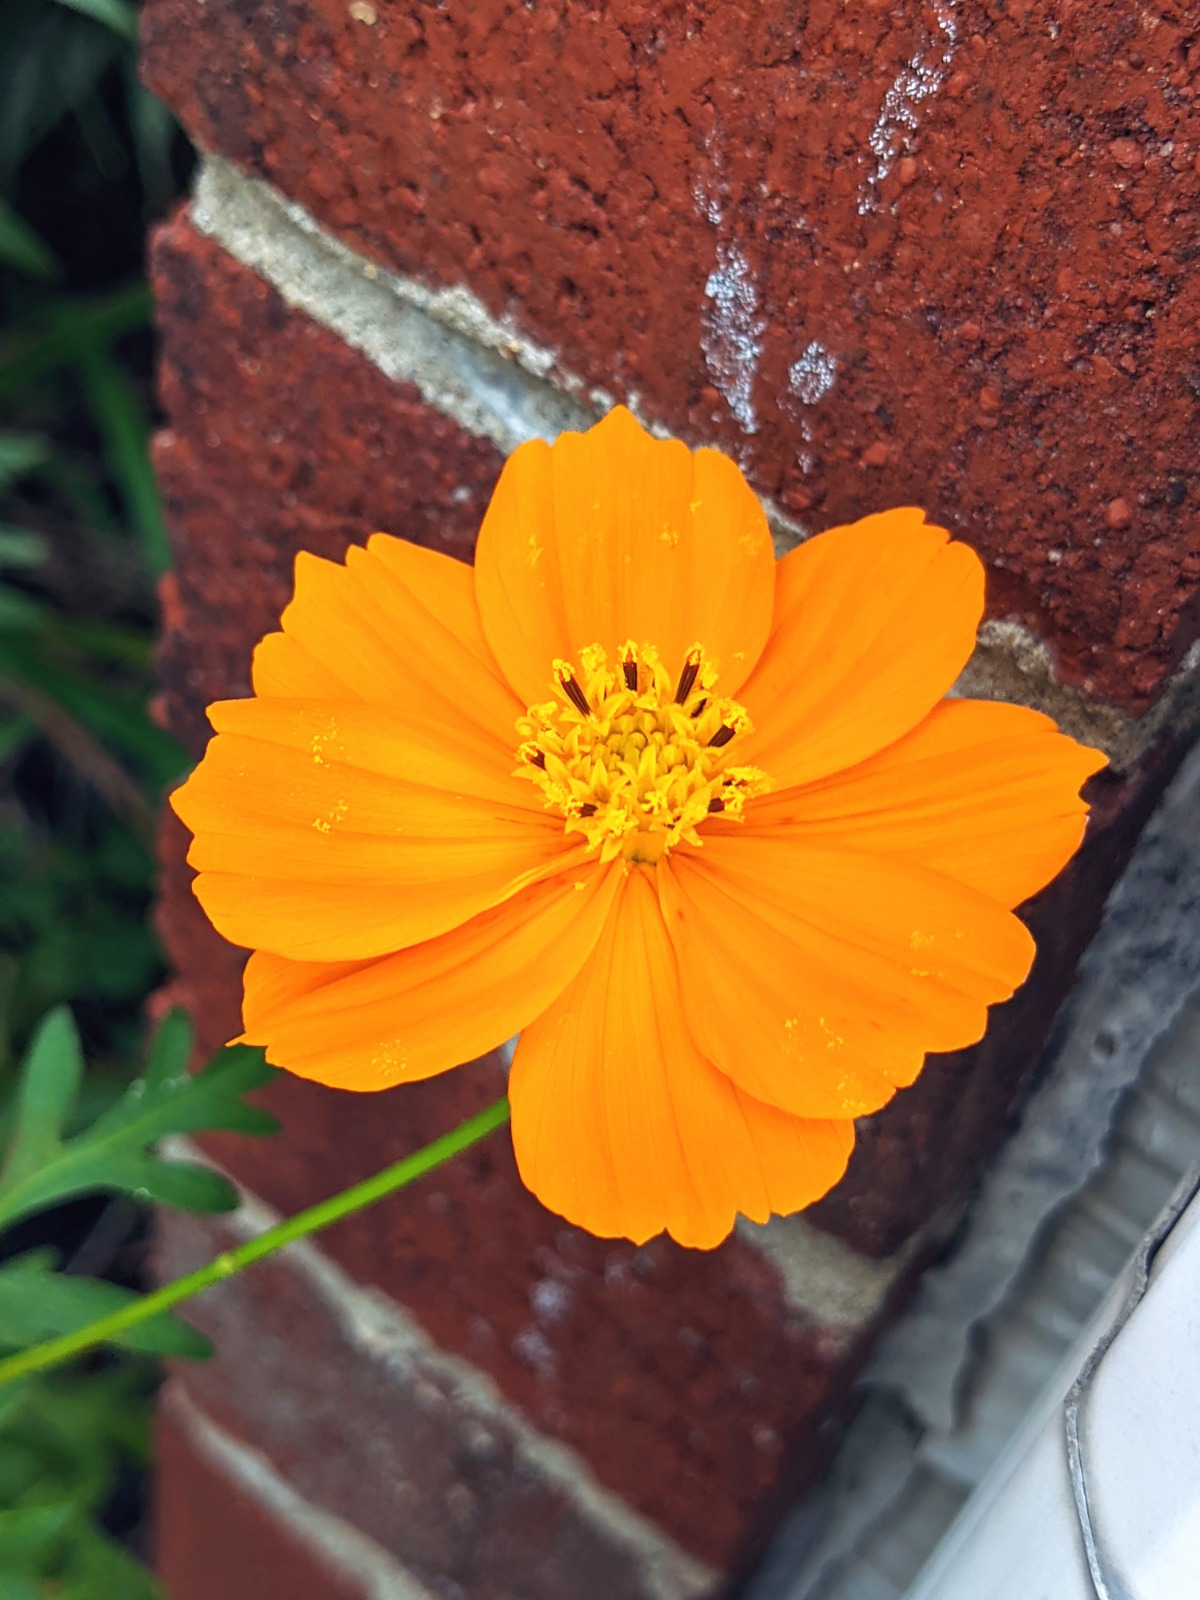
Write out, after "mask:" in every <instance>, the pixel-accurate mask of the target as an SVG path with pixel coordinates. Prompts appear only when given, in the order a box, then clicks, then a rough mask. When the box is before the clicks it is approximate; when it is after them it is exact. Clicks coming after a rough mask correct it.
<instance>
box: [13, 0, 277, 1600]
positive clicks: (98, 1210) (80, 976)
mask: <svg viewBox="0 0 1200 1600" xmlns="http://www.w3.org/2000/svg"><path fill="white" fill-rule="evenodd" d="M136 34H137V12H136V7H135V6H134V5H133V4H131V3H130V0H0V1152H2V1151H4V1150H5V1149H7V1151H8V1154H7V1156H5V1157H3V1165H2V1168H0V1174H2V1175H0V1355H5V1354H12V1353H13V1352H15V1351H17V1350H20V1349H24V1348H27V1347H28V1346H29V1345H31V1344H35V1343H38V1342H39V1341H41V1340H44V1339H45V1338H46V1337H48V1336H52V1335H54V1334H56V1333H59V1334H61V1333H64V1332H70V1331H72V1330H74V1329H76V1328H78V1327H80V1326H82V1325H83V1324H85V1323H88V1322H91V1321H92V1320H93V1319H94V1318H95V1317H97V1316H98V1315H103V1314H104V1313H105V1312H108V1311H112V1310H113V1309H116V1308H118V1307H120V1306H122V1305H127V1304H130V1303H131V1302H133V1301H134V1300H135V1299H136V1298H137V1296H138V1293H139V1291H140V1290H141V1289H142V1288H144V1276H145V1268H144V1257H145V1236H146V1229H147V1217H148V1205H147V1200H148V1198H154V1199H159V1200H162V1201H163V1202H165V1203H169V1204H175V1205H183V1206H188V1207H199V1208H205V1207H212V1206H217V1205H222V1206H223V1205H227V1204H229V1203H230V1199H231V1192H230V1191H229V1189H228V1186H227V1185H224V1184H223V1183H222V1182H221V1180H219V1179H217V1178H215V1177H214V1175H213V1174H211V1173H209V1172H207V1171H203V1170H200V1169H196V1168H194V1167H188V1166H186V1165H183V1166H179V1165H178V1164H176V1163H172V1162H170V1161H163V1160H162V1159H161V1158H159V1157H156V1156H155V1155H154V1154H153V1146H154V1143H155V1142H156V1141H157V1140H158V1139H160V1138H163V1137H165V1136H167V1135H168V1134H170V1133H171V1132H182V1131H196V1130H197V1129H199V1128H202V1127H209V1126H239V1127H245V1128H247V1130H249V1129H250V1127H251V1126H255V1127H259V1128H261V1127H262V1126H263V1125H264V1124H263V1122H262V1115H261V1114H260V1113H257V1112H254V1111H253V1110H252V1108H249V1107H247V1106H244V1105H242V1104H241V1101H240V1094H241V1091H242V1089H243V1088H245V1087H246V1086H248V1085H249V1084H250V1083H251V1082H252V1081H255V1075H256V1074H258V1075H259V1077H261V1075H262V1073H263V1069H262V1066H261V1062H260V1061H256V1060H255V1059H254V1058H253V1056H252V1054H251V1053H248V1052H237V1051H235V1052H228V1053H227V1054H226V1055H225V1056H223V1057H222V1059H221V1061H220V1062H219V1063H218V1064H217V1067H216V1068H215V1069H210V1070H209V1071H207V1072H205V1073H203V1074H201V1075H200V1076H199V1077H197V1078H196V1079H190V1078H188V1077H187V1075H186V1071H185V1057H186V1053H187V1049H188V1048H189V1045H188V1039H187V1033H186V1029H185V1028H184V1027H183V1025H182V1024H181V1023H180V1022H179V1020H178V1019H174V1020H169V1021H168V1022H167V1023H166V1024H164V1026H163V1029H162V1030H161V1031H160V1032H159V1034H158V1035H157V1037H156V1040H155V1044H154V1046H153V1050H152V1053H151V1057H150V1061H149V1064H148V1066H147V1069H146V1072H145V1074H144V1076H143V1077H141V1078H135V1076H134V1074H135V1072H136V1070H137V1069H136V1062H137V1059H138V1055H139V1050H138V1042H139V1040H140V1038H141V1035H142V1032H143V1029H144V1006H145V1001H146V997H147V995H148V994H150V993H151V991H152V990H153V989H154V987H155V986H156V985H157V983H158V982H159V981H160V980H161V975H162V964H161V958H160V955H159V952H158V950H157V947H156V945H155V943H154V940H153V937H152V935H151V933H150V931H149V929H148V925H147V912H148V908H149V901H150V895H151V892H152V884H153V855H152V849H151V837H152V829H153V823H154V817H155V814H156V811H157V809H158V806H159V804H160V803H161V797H162V794H163V792H164V790H165V789H166V788H167V787H168V786H169V785H170V784H171V783H173V782H174V781H175V780H176V778H177V777H178V776H179V775H180V774H181V772H182V769H183V765H184V762H183V757H182V755H181V753H180V751H179V750H178V748H177V747H176V745H175V744H174V742H173V741H172V740H171V739H170V738H169V737H168V736H167V735H166V734H165V733H164V732H163V731H162V730H161V729H160V728H159V727H157V726H156V725H155V723H154V722H153V720H152V719H151V717H150V715H149V714H148V710H147V707H148V704H149V701H150V698H151V695H152V692H153V679H152V652H153V634H154V618H155V594H154V585H155V583H156V581H157V580H158V579H159V578H160V577H161V576H162V575H163V574H164V573H165V572H166V571H167V570H168V567H169V565H170V551H169V546H168V542H167V537H166V533H165V528H164V523H163V516H162V509H161V505H160V502H159V497H158V493H157V489H156V486H155V482H154V477H153V474H152V472H151V468H150V462H149V455H148V439H149V434H150V431H151V428H152V426H153V411H152V403H151V400H150V387H149V377H150V357H151V342H150V334H149V323H150V311H151V302H150V295H149V291H148V289H147V286H146V284H145V282H144V278H143V267H142V253H143V244H144V230H145V226H146V224H147V222H148V220H149V219H151V218H153V217H155V216H158V215H161V214H162V212H163V211H164V210H165V209H166V208H167V206H168V205H170V204H171V203H172V201H173V200H174V199H175V197H176V196H177V194H178V193H179V191H180V187H181V184H182V181H183V180H184V179H185V177H186V172H187V166H188V161H189V153H188V151H187V149H186V145H185V143H184V141H183V139H182V136H181V135H180V133H179V131H178V129H177V127H176V126H175V124H174V122H173V120H172V118H171V116H170V114H169V113H168V112H167V111H166V110H165V108H164V107H163V106H161V105H160V104H159V103H158V102H157V101H156V100H155V99H154V98H153V96H152V95H150V94H149V93H148V92H147V91H146V90H145V89H144V88H143V87H142V85H141V84H140V83H139V81H138V78H137V71H136V50H135V45H136ZM64 1006H65V1007H69V1008H70V1011H71V1012H73V1013H74V1016H75V1019H76V1020H77V1021H78V1024H79V1028H80V1031H81V1032H82V1034H83V1038H84V1042H85V1045H86V1055H87V1061H88V1065H87V1067H86V1069H85V1068H84V1065H83V1051H82V1050H81V1047H80V1042H79V1036H78V1034H77V1033H76V1029H75V1022H74V1021H72V1018H71V1015H70V1013H69V1012H67V1011H65V1010H63V1009H62V1008H63V1007H64ZM31 1041H32V1042H31ZM26 1052H27V1053H26ZM23 1053H26V1055H25V1065H24V1067H23V1068H22V1069H20V1070H18V1066H17V1063H18V1061H19V1059H20V1058H21V1056H22V1054H23ZM214 1073H215V1075H214ZM131 1080H133V1081H132V1082H131ZM143 1191H144V1194H143ZM143 1334H147V1329H139V1330H137V1332H135V1333H131V1335H130V1338H129V1340H128V1341H127V1343H126V1347H125V1348H124V1349H123V1350H119V1351H111V1352H108V1353H106V1354H104V1355H103V1356H97V1357H94V1358H89V1359H88V1361H86V1362H84V1363H82V1364H80V1365H78V1366H77V1367H76V1368H74V1369H73V1370H72V1371H70V1372H68V1373H65V1374H64V1373H52V1374H46V1375H42V1376H38V1377H35V1378H30V1379H27V1380H25V1381H24V1382H21V1383H18V1384H16V1385H14V1386H13V1387H12V1388H11V1389H7V1390H5V1391H4V1393H3V1394H2V1395H0V1596H2V1600H28V1597H33V1596H38V1597H42V1600H45V1597H48V1596H50V1595H54V1596H55V1597H57V1600H99V1597H100V1596H104V1597H105V1600H107V1597H109V1596H111V1597H113V1600H125V1597H129V1600H143V1597H149V1596H151V1595H157V1593H158V1590H157V1586H156V1585H155V1584H154V1582H153V1580H152V1579H151V1578H150V1576H149V1575H148V1574H147V1573H146V1572H145V1571H144V1569H143V1568H142V1567H141V1566H140V1564H139V1563H138V1562H137V1561H136V1560H135V1559H134V1558H133V1556H132V1554H131V1553H130V1552H129V1551H128V1550H127V1549H126V1548H125V1547H124V1546H123V1543H122V1541H123V1540H124V1539H126V1538H128V1537H129V1536H130V1535H133V1536H134V1537H136V1534H137V1529H138V1526H139V1522H140V1519H141V1513H140V1508H139V1502H140V1493H141V1491H140V1488H139V1484H140V1481H141V1475H142V1474H143V1472H144V1468H145V1464H146V1459H147V1451H148V1432H149V1427H148V1418H149V1401H150V1398H151V1396H152V1394H153V1390H154V1387H155V1385H156V1383H157V1381H158V1366H157V1358H158V1357H160V1356H162V1355H164V1354H175V1355H193V1356H196V1355H199V1354H201V1353H202V1351H203V1341H202V1340H200V1338H199V1336H198V1335H197V1334H195V1333H194V1332H193V1331H192V1330H191V1329H189V1328H188V1327H187V1326H186V1324H184V1323H182V1322H179V1321H177V1320H174V1319H171V1318H159V1319H157V1320H156V1321H155V1322H154V1323H153V1324H150V1325H148V1336H146V1337H143V1336H142V1335H143Z"/></svg>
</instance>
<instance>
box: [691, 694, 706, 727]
mask: <svg viewBox="0 0 1200 1600" xmlns="http://www.w3.org/2000/svg"><path fill="white" fill-rule="evenodd" d="M707 704H708V696H707V695H705V697H704V699H703V700H701V702H700V704H699V705H698V706H697V707H696V709H695V711H693V712H692V721H693V722H695V720H696V718H697V717H698V716H700V715H701V713H702V712H703V710H704V708H705V706H706V705H707Z"/></svg>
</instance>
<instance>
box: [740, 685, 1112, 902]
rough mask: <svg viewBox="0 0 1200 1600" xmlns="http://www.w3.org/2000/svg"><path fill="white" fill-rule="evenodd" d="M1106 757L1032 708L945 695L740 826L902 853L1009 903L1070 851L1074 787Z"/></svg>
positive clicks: (1079, 827) (1079, 829)
mask: <svg viewBox="0 0 1200 1600" xmlns="http://www.w3.org/2000/svg"><path fill="white" fill-rule="evenodd" d="M1106 760H1107V758H1106V757H1105V756H1104V754H1103V753H1102V752H1101V751H1099V750H1092V749H1090V748H1089V747H1088V746H1087V745H1082V744H1076V742H1075V740H1074V739H1068V738H1066V737H1065V736H1064V735H1063V734H1061V733H1059V732H1058V730H1057V728H1056V727H1055V726H1054V723H1053V722H1052V721H1051V720H1050V718H1049V717H1044V716H1042V714H1041V713H1040V712H1037V711H1029V710H1027V709H1026V708H1025V707H1023V706H1010V705H1001V704H999V703H996V702H993V701H987V700H945V701H943V702H942V703H941V704H940V705H938V706H935V707H934V709H933V711H932V712H931V713H930V714H929V716H928V717H926V719H925V720H924V722H922V723H920V724H919V726H917V727H916V728H914V729H913V730H912V732H911V733H907V734H905V735H904V737H903V738H901V739H898V740H897V741H896V743H895V744H893V745H889V746H888V748H887V749H886V750H881V751H880V752H879V754H878V755H874V756H871V757H869V758H868V759H867V760H866V761H863V762H861V763H860V764H859V765H858V766H856V767H851V768H849V769H848V770H847V771H845V772H839V773H835V774H834V775H833V776H832V777H828V778H824V779H822V780H821V781H820V782H818V783H813V784H809V785H806V786H805V787H804V788H800V789H786V790H784V791H783V792H782V793H780V794H771V795H765V796H763V797H762V798H761V799H759V800H753V801H751V802H750V804H749V806H748V807H747V810H746V817H745V823H744V829H745V832H746V833H747V834H754V835H755V836H768V835H769V836H771V837H773V838H777V839H780V840H786V839H790V840H793V841H795V840H796V839H797V836H798V834H799V833H802V835H803V843H805V844H819V845H820V846H821V847H822V848H824V847H829V848H834V849H837V848H844V849H847V850H855V851H867V852H869V853H871V854H873V855H888V856H893V855H894V856H903V857H904V858H905V859H907V860H909V861H915V862H918V863H920V865H922V866H925V867H929V868H931V869H932V870H933V871H935V872H943V873H945V874H946V875H947V876H948V877H951V878H957V879H958V881H959V882H960V883H966V884H969V885H970V886H971V888H973V889H978V890H979V892H980V893H981V894H986V895H988V896H989V897H990V898H991V899H993V900H996V901H998V902H999V903H1000V904H1001V905H1003V906H1010V907H1011V906H1017V905H1020V904H1021V902H1022V901H1023V900H1027V899H1028V898H1029V896H1030V895H1032V894H1035V893H1036V892H1037V890H1039V889H1041V888H1043V887H1044V886H1045V885H1046V884H1047V883H1049V881H1050V880H1051V878H1053V877H1054V876H1055V874H1056V873H1058V872H1061V871H1062V869H1063V867H1064V866H1065V865H1066V863H1067V862H1068V861H1069V860H1070V859H1071V857H1072V855H1074V853H1075V851H1076V850H1077V849H1078V848H1079V843H1080V840H1081V839H1082V838H1083V831H1084V826H1085V824H1086V822H1087V812H1088V808H1087V806H1086V804H1085V803H1084V801H1083V800H1081V799H1080V797H1079V786H1080V784H1082V783H1083V781H1084V780H1085V779H1086V778H1088V777H1090V776H1091V774H1092V773H1093V772H1098V771H1099V770H1100V768H1101V767H1103V766H1104V765H1105V764H1106ZM730 826H731V825H730V824H724V825H719V826H718V827H716V828H715V829H714V831H716V832H722V831H727V830H728V829H729V828H730Z"/></svg>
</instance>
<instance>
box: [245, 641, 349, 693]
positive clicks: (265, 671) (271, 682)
mask: <svg viewBox="0 0 1200 1600" xmlns="http://www.w3.org/2000/svg"><path fill="white" fill-rule="evenodd" d="M250 679H251V683H252V685H253V688H254V692H255V694H256V695H259V696H260V697H261V698H263V699H273V700H287V699H292V698H297V699H301V700H357V699H359V698H360V696H358V695H356V694H355V693H354V691H353V690H352V689H350V688H348V687H347V685H346V684H344V683H343V682H342V680H341V679H340V678H339V677H338V675H337V673H336V672H334V671H333V669H332V668H331V667H327V666H326V665H325V664H324V662H321V661H318V660H317V659H316V657H315V656H312V655H310V654H309V653H308V651H307V650H306V649H305V648H304V646H303V645H302V644H300V642H299V641H298V640H296V639H293V638H291V637H290V636H289V635H288V634H286V633H268V634H267V635H266V637H265V638H263V639H260V640H259V642H258V644H257V645H255V647H254V662H253V665H252V667H251V669H250Z"/></svg>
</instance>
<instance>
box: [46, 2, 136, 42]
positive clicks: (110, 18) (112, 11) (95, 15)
mask: <svg viewBox="0 0 1200 1600" xmlns="http://www.w3.org/2000/svg"><path fill="white" fill-rule="evenodd" d="M58 3H59V5H60V6H66V8H67V10H68V11H78V12H79V14H80V16H84V17H91V18H92V20H93V21H94V22H102V23H103V24H104V26H105V27H106V28H111V29H112V31H113V32H114V33H115V34H119V35H120V37H121V38H122V39H125V40H127V41H128V43H129V44H132V45H136V44H137V37H138V21H137V8H136V7H135V6H133V5H131V4H130V3H129V0H58Z"/></svg>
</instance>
